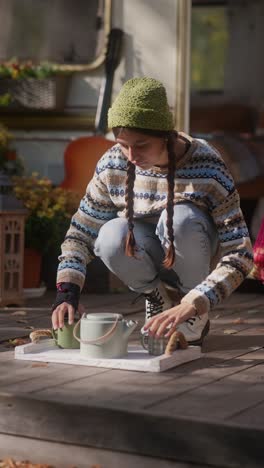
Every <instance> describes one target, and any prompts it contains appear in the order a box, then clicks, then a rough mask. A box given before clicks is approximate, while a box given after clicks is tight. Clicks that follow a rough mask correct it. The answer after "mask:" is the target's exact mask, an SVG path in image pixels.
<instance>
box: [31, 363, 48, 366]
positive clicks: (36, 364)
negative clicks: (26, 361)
mask: <svg viewBox="0 0 264 468" xmlns="http://www.w3.org/2000/svg"><path fill="white" fill-rule="evenodd" d="M31 367H48V363H47V362H35V363H34V364H32V366H31Z"/></svg>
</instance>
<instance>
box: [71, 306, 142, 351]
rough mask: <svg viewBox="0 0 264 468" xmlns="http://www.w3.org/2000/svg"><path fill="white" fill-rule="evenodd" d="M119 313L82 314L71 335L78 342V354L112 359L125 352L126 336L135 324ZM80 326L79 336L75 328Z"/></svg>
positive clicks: (133, 328) (127, 336)
mask: <svg viewBox="0 0 264 468" xmlns="http://www.w3.org/2000/svg"><path fill="white" fill-rule="evenodd" d="M137 323H138V322H136V321H134V320H129V321H127V320H125V319H124V318H123V315H121V314H113V313H100V312H99V313H94V314H83V315H82V317H81V319H80V320H79V322H77V324H76V325H75V327H74V330H73V335H74V337H75V339H76V340H77V341H79V342H80V354H81V355H82V356H84V357H87V358H95V359H96V358H97V359H105V358H107V359H112V358H120V357H123V356H125V355H126V354H127V346H128V338H129V336H130V335H131V333H132V332H133V331H134V330H135V328H136V326H137ZM79 326H80V338H78V335H77V330H78V327H79Z"/></svg>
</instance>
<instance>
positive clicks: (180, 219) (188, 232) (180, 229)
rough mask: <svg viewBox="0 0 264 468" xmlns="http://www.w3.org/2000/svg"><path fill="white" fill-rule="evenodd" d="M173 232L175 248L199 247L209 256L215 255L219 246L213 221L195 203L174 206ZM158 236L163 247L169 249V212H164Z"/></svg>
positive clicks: (158, 227) (157, 232) (159, 224)
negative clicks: (209, 252) (210, 254)
mask: <svg viewBox="0 0 264 468" xmlns="http://www.w3.org/2000/svg"><path fill="white" fill-rule="evenodd" d="M173 232H174V241H175V246H176V248H177V246H179V245H181V246H183V244H184V245H186V246H187V247H188V248H192V247H198V248H200V249H201V250H204V251H206V252H204V253H207V254H208V249H209V250H210V251H211V253H213V252H214V251H215V250H216V246H217V243H218V241H217V231H216V227H215V225H214V223H213V220H212V219H211V218H210V216H209V215H208V214H206V213H205V212H204V211H203V210H201V209H200V208H199V207H197V206H196V205H194V204H193V203H178V204H176V205H175V206H174V213H173ZM156 234H157V235H158V236H159V238H160V240H161V242H162V244H163V246H165V247H167V245H166V244H167V243H168V241H167V237H168V236H167V211H166V210H163V212H162V214H161V216H160V219H159V223H158V226H157V231H156Z"/></svg>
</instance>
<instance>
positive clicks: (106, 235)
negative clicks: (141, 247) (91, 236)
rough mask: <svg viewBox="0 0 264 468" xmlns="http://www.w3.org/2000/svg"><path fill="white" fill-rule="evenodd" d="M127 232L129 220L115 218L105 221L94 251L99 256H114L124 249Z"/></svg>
mask: <svg viewBox="0 0 264 468" xmlns="http://www.w3.org/2000/svg"><path fill="white" fill-rule="evenodd" d="M126 234H127V221H126V220H125V219H123V218H115V219H112V220H111V221H108V222H107V223H105V224H104V225H103V226H102V227H101V229H100V231H99V234H98V237H97V239H96V241H95V246H94V253H95V255H96V256H97V257H112V256H116V255H117V254H120V252H121V251H122V250H123V249H124V239H125V237H126Z"/></svg>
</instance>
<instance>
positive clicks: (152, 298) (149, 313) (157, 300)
mask: <svg viewBox="0 0 264 468" xmlns="http://www.w3.org/2000/svg"><path fill="white" fill-rule="evenodd" d="M144 296H145V299H146V318H147V319H150V318H151V317H153V316H154V315H157V314H159V313H161V312H163V305H164V300H163V297H162V296H161V294H160V292H159V290H158V289H154V291H152V292H151V293H147V294H144Z"/></svg>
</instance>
